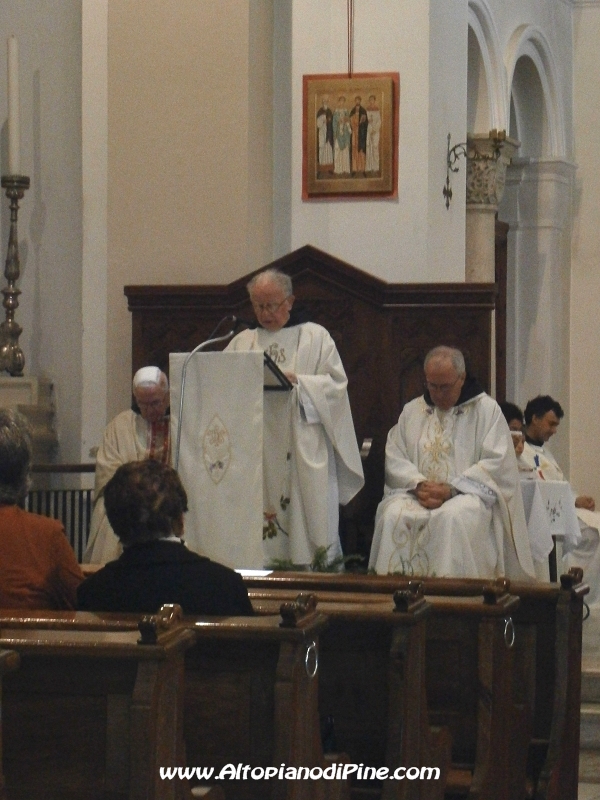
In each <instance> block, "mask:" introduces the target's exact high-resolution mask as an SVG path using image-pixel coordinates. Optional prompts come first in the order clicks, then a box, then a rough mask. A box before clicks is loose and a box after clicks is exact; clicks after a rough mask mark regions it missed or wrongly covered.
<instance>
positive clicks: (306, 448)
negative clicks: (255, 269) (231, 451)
mask: <svg viewBox="0 0 600 800" xmlns="http://www.w3.org/2000/svg"><path fill="white" fill-rule="evenodd" d="M247 288H248V293H249V294H250V300H251V302H252V308H253V309H254V314H255V315H256V319H257V321H258V327H257V328H256V329H254V330H245V331H242V332H241V333H239V334H238V335H237V336H236V337H235V338H234V339H233V340H232V341H231V342H230V344H229V345H228V347H227V349H228V350H234V351H248V350H262V351H263V352H266V353H268V355H269V356H270V357H271V358H272V359H273V361H275V363H276V364H277V366H278V367H279V369H280V370H281V371H282V372H284V373H285V375H286V376H287V378H288V379H289V381H290V382H291V384H292V389H291V391H290V392H268V393H266V395H265V411H264V439H263V474H264V484H263V485H264V492H263V541H264V545H265V546H264V554H265V563H267V564H268V563H269V562H270V561H272V560H273V559H284V560H291V561H292V562H293V563H294V564H298V565H306V564H310V563H311V562H312V561H313V559H314V557H315V554H316V551H317V549H318V548H326V549H327V557H328V561H329V562H331V561H332V560H334V559H335V558H338V557H339V556H341V554H342V548H341V545H340V538H339V530H338V528H339V506H340V504H341V505H346V503H348V502H350V500H351V499H352V498H353V497H354V495H355V494H356V493H357V492H358V491H359V489H361V488H362V486H363V484H364V478H363V470H362V464H361V460H360V453H359V450H358V445H357V442H356V434H355V431H354V424H353V422H352V412H351V411H350V401H349V400H348V391H347V387H348V379H347V377H346V373H345V371H344V367H343V365H342V361H341V359H340V356H339V353H338V351H337V348H336V346H335V343H334V341H333V339H332V338H331V336H330V335H329V333H328V332H327V331H326V330H325V328H323V327H322V326H321V325H316V324H315V323H314V322H305V321H302V319H301V317H300V316H299V315H298V316H297V315H296V314H295V312H294V310H293V306H294V295H293V292H292V281H291V279H290V277H289V275H286V274H284V273H283V272H279V271H278V270H276V269H267V270H264V271H263V272H260V273H258V274H257V275H255V276H254V277H253V278H252V280H251V281H250V282H249V283H248V287H247Z"/></svg>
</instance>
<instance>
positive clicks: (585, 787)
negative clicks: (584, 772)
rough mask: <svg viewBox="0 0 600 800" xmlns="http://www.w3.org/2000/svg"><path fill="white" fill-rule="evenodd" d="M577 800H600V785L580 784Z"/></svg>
mask: <svg viewBox="0 0 600 800" xmlns="http://www.w3.org/2000/svg"><path fill="white" fill-rule="evenodd" d="M577 800H600V783H580V784H579V792H578V795H577Z"/></svg>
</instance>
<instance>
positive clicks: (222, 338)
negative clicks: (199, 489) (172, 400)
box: [174, 319, 238, 470]
mask: <svg viewBox="0 0 600 800" xmlns="http://www.w3.org/2000/svg"><path fill="white" fill-rule="evenodd" d="M237 322H238V320H237V319H234V325H233V328H232V329H231V330H230V331H228V332H227V333H226V334H225V335H224V336H217V338H216V339H207V340H206V341H205V342H200V344H199V345H196V347H194V349H193V350H192V352H191V353H188V354H187V356H186V359H185V361H184V362H183V369H182V370H181V397H180V398H179V419H178V420H177V442H176V445H175V459H174V462H175V463H174V467H175V470H177V469H178V467H179V448H180V446H181V422H182V419H183V394H184V391H185V376H186V372H187V367H188V364H189V363H190V358H191V357H192V356H193V355H195V354H196V353H198V352H199V351H200V350H203V349H204V348H205V347H208V346H209V345H211V344H218V343H219V342H226V341H227V339H231V337H232V336H233V334H234V333H235V331H236V328H237ZM217 328H218V326H217ZM215 330H216V328H215ZM213 333H214V331H213Z"/></svg>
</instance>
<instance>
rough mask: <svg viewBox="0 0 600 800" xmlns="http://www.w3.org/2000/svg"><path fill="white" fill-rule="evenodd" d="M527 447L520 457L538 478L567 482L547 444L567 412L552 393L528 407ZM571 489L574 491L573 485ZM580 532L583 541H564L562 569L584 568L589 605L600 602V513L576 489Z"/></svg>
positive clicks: (526, 412)
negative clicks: (574, 542)
mask: <svg viewBox="0 0 600 800" xmlns="http://www.w3.org/2000/svg"><path fill="white" fill-rule="evenodd" d="M524 416H525V447H524V449H523V454H522V455H521V460H522V461H523V462H524V463H525V464H526V465H527V467H528V468H529V469H530V470H531V471H532V474H534V475H535V477H537V478H538V479H539V480H547V481H564V480H565V476H564V474H563V471H562V469H561V468H560V467H559V465H558V462H557V461H556V459H555V458H554V456H553V454H552V453H551V452H550V450H549V449H548V447H547V446H546V444H547V442H548V441H549V440H550V439H551V438H552V436H554V434H555V433H556V431H557V430H558V426H559V425H560V421H561V419H562V418H563V417H564V411H563V409H562V407H561V405H560V403H559V402H558V401H557V400H554V399H553V398H552V397H550V395H538V396H537V397H534V398H533V400H530V401H529V402H528V403H527V405H526V406H525V412H524ZM571 491H573V489H572V487H571ZM573 499H574V501H575V509H576V511H577V518H578V520H579V530H580V532H581V539H580V541H579V542H578V543H577V544H576V545H574V546H569V545H568V544H567V542H565V549H566V552H565V554H564V556H563V568H564V569H565V570H569V569H570V568H571V567H581V568H582V569H583V574H584V580H585V582H586V583H587V584H589V587H590V593H589V595H588V596H587V597H586V602H587V603H588V605H590V606H592V605H598V604H599V603H600V513H598V512H597V511H596V503H595V500H594V498H593V497H590V496H589V495H585V494H580V495H578V494H576V492H573Z"/></svg>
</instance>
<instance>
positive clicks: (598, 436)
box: [569, 2, 600, 506]
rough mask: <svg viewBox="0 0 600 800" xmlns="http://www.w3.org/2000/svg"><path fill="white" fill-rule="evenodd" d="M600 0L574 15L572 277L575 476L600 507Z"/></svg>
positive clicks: (572, 428)
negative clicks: (599, 368) (575, 169)
mask: <svg viewBox="0 0 600 800" xmlns="http://www.w3.org/2000/svg"><path fill="white" fill-rule="evenodd" d="M599 41H600V3H598V2H596V3H593V4H588V5H586V6H583V7H582V8H580V9H578V10H576V11H575V14H574V46H575V62H574V65H575V69H574V120H575V160H576V162H577V165H578V173H577V183H576V192H575V202H574V214H575V224H574V230H573V247H572V282H571V398H570V419H569V421H570V427H571V480H572V483H573V485H574V486H575V487H576V488H577V489H578V490H579V491H580V492H582V493H586V494H591V495H593V496H595V498H596V503H597V504H598V505H599V506H600V446H599V445H600V414H599V413H598V407H599V404H598V390H597V365H598V364H599V363H600V314H599V310H598V299H599V298H600V225H599V224H598V209H599V208H600V182H599V181H598V174H599V172H600V103H599V97H598V80H597V77H598V71H599V65H598V42H599Z"/></svg>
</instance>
